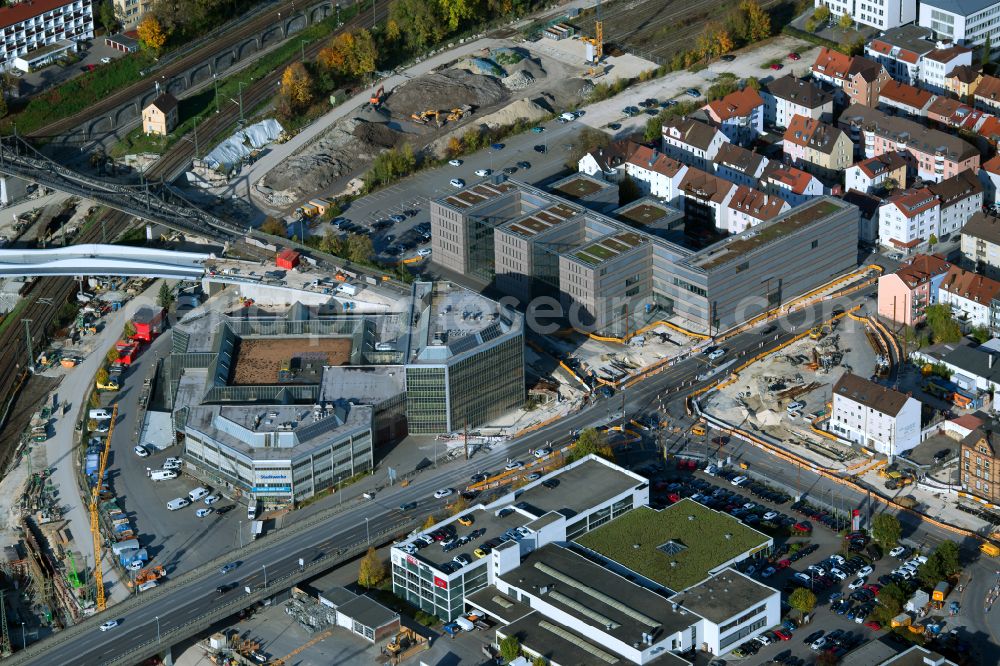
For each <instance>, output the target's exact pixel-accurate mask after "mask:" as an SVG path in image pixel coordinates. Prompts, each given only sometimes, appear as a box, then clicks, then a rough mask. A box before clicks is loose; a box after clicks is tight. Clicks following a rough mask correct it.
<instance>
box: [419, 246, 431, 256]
mask: <svg viewBox="0 0 1000 666" xmlns="http://www.w3.org/2000/svg"><path fill="white" fill-rule="evenodd" d="M417 256H418V257H429V256H431V249H430V248H429V247H422V248H420V249H419V250H417Z"/></svg>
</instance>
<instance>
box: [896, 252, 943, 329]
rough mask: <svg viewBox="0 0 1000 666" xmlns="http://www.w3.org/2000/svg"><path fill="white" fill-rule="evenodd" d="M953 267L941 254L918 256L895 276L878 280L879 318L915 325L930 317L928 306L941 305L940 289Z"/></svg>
mask: <svg viewBox="0 0 1000 666" xmlns="http://www.w3.org/2000/svg"><path fill="white" fill-rule="evenodd" d="M951 268H952V265H951V264H950V263H949V262H948V260H947V259H945V258H944V257H942V256H940V255H937V254H918V255H915V256H913V257H910V258H909V259H907V260H906V261H905V262H904V263H903V264H902V265H901V266H900V267H899V268H898V269H896V271H895V272H894V273H886V274H885V275H883V276H881V277H880V278H879V279H878V315H879V317H881V318H883V319H887V320H889V321H893V322H896V323H897V324H903V325H904V326H914V325H916V324H919V323H921V322H922V321H924V319H925V318H926V315H925V312H926V310H927V306H929V305H934V304H935V303H937V302H938V287H940V285H941V281H942V280H944V276H945V274H946V273H947V272H948V271H949V270H951Z"/></svg>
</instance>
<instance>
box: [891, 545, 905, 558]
mask: <svg viewBox="0 0 1000 666" xmlns="http://www.w3.org/2000/svg"><path fill="white" fill-rule="evenodd" d="M905 552H906V549H905V548H903V547H902V546H896V547H895V548H893V549H892V550H890V551H889V557H900V556H901V555H902V554H903V553H905Z"/></svg>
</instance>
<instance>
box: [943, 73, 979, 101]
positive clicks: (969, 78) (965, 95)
mask: <svg viewBox="0 0 1000 666" xmlns="http://www.w3.org/2000/svg"><path fill="white" fill-rule="evenodd" d="M982 80H983V73H982V72H981V71H979V69H977V68H976V67H974V66H973V65H959V66H958V67H956V68H955V69H953V70H951V72H949V73H948V75H947V76H946V77H945V80H944V86H945V89H946V90H947V91H948V92H950V93H951V94H952V95H955V96H956V97H958V98H959V99H960V100H964V101H966V102H969V103H970V104H971V103H972V102H973V95H975V93H976V90H977V89H978V88H979V83H980V82H981V81H982Z"/></svg>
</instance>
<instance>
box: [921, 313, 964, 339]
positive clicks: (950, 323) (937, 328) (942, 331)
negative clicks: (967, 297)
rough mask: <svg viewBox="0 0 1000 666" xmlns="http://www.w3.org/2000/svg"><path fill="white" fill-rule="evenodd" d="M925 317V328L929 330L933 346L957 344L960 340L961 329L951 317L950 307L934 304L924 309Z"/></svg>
mask: <svg viewBox="0 0 1000 666" xmlns="http://www.w3.org/2000/svg"><path fill="white" fill-rule="evenodd" d="M924 314H925V315H926V316H927V327H928V328H929V329H930V330H931V338H932V340H933V342H934V343H935V344H938V343H945V342H958V341H959V340H961V339H962V328H961V327H960V326H959V325H958V322H956V321H955V320H954V319H953V318H952V316H951V306H949V305H947V304H945V303H936V304H934V305H929V306H927V307H926V308H924Z"/></svg>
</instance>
